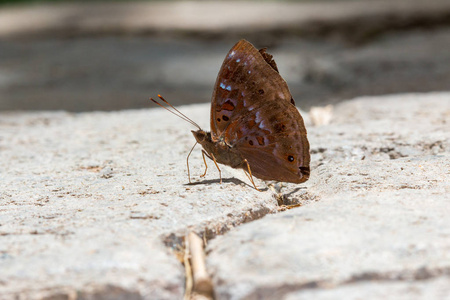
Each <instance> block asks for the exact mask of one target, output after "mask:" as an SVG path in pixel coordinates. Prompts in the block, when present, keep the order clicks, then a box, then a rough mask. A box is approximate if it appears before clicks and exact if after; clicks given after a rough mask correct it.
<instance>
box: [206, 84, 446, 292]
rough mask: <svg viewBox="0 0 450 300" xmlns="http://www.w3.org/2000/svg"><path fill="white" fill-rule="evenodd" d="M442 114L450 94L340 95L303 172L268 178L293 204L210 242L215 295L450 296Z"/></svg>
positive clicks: (313, 135)
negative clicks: (283, 180)
mask: <svg viewBox="0 0 450 300" xmlns="http://www.w3.org/2000/svg"><path fill="white" fill-rule="evenodd" d="M449 120H450V94H448V93H442V94H437V93H436V94H429V95H397V96H387V97H383V98H361V99H356V100H353V101H348V102H345V103H343V104H341V105H338V106H337V107H336V109H335V115H334V118H333V120H332V123H331V124H330V125H327V126H321V127H314V128H309V132H308V134H309V139H310V143H311V145H312V147H311V151H312V153H313V155H312V161H313V164H314V165H313V170H312V173H311V179H310V180H309V181H308V182H307V183H306V184H305V185H303V186H301V187H296V186H292V185H285V186H284V187H278V188H279V189H280V191H281V192H280V196H281V197H284V198H287V200H290V201H294V202H296V201H299V202H300V203H303V206H302V207H299V208H295V209H292V210H290V211H288V212H283V213H280V214H277V215H271V216H267V217H265V218H263V219H261V220H258V221H255V222H252V223H250V224H246V225H243V226H241V227H239V228H236V229H233V230H231V231H230V232H229V233H228V234H226V235H224V236H221V237H218V238H216V239H215V240H213V241H211V243H210V245H209V248H208V251H209V256H208V265H209V271H210V273H211V274H212V276H213V280H214V283H215V291H216V294H217V298H218V299H283V298H285V299H311V298H314V299H316V298H317V299H339V298H345V299H361V298H364V299H365V298H369V299H379V298H387V299H398V297H399V296H400V295H402V296H405V295H407V298H409V299H426V298H427V297H432V298H433V297H434V299H448V297H449V296H450V285H449V284H448V283H449V280H448V276H449V275H450V219H449V218H448V216H449V215H450V205H449V201H450V171H449V170H450V155H449V149H450V148H449V146H450V131H449ZM374 290H377V292H376V293H375V292H374Z"/></svg>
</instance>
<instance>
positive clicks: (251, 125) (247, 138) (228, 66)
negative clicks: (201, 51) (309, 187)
mask: <svg viewBox="0 0 450 300" xmlns="http://www.w3.org/2000/svg"><path fill="white" fill-rule="evenodd" d="M211 133H212V137H213V138H215V139H216V140H219V139H220V140H224V141H225V143H226V144H227V145H229V146H230V147H231V148H232V149H234V150H235V151H236V152H237V153H239V154H241V155H242V158H243V159H246V160H247V161H248V163H249V165H250V168H251V171H252V174H253V175H255V176H256V177H258V178H261V179H265V180H277V181H286V182H296V183H299V182H304V181H306V180H307V179H308V177H309V163H310V156H309V143H308V140H307V137H306V129H305V126H304V123H303V119H302V117H301V115H300V113H299V112H298V110H297V108H296V107H295V105H294V101H293V99H292V96H291V93H290V92H289V89H288V86H287V84H286V82H285V81H284V79H283V78H282V77H281V76H280V74H279V73H278V72H277V67H276V64H275V62H274V61H273V59H272V56H271V55H270V54H268V53H266V52H265V50H260V51H258V50H257V49H256V48H255V47H253V45H251V44H250V43H248V42H247V41H245V40H241V41H239V42H238V43H237V44H236V45H235V46H234V47H233V48H232V49H231V50H230V52H229V53H228V54H227V56H226V58H225V60H224V63H223V65H222V67H221V69H220V72H219V75H218V77H217V81H216V85H215V88H214V93H213V97H212V103H211Z"/></svg>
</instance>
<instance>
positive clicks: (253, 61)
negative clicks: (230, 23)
mask: <svg viewBox="0 0 450 300" xmlns="http://www.w3.org/2000/svg"><path fill="white" fill-rule="evenodd" d="M276 99H288V101H291V99H292V97H291V94H290V92H289V89H288V87H287V84H286V82H285V81H284V80H283V78H282V77H281V76H280V75H279V74H278V69H277V66H276V64H275V61H273V59H272V56H271V55H270V54H268V53H266V52H265V49H261V50H260V51H258V50H257V49H256V48H255V47H253V45H252V44H250V43H249V42H247V41H246V40H240V41H239V42H238V43H237V44H236V45H234V47H233V48H231V50H230V51H229V52H228V54H227V56H226V57H225V60H224V62H223V64H222V67H221V69H220V71H219V74H218V76H217V80H216V84H215V86H214V92H213V95H212V100H211V133H212V135H213V137H215V138H218V137H219V136H221V135H222V134H223V133H224V132H225V130H226V128H227V127H228V126H229V125H230V124H231V123H233V122H236V121H239V119H241V118H242V117H243V116H244V115H246V114H247V113H248V112H249V111H250V110H252V109H253V108H254V107H252V105H254V104H255V103H257V102H261V101H274V100H276ZM292 101H293V100H292Z"/></svg>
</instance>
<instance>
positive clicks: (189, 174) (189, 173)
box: [186, 143, 206, 183]
mask: <svg viewBox="0 0 450 300" xmlns="http://www.w3.org/2000/svg"><path fill="white" fill-rule="evenodd" d="M195 146H197V143H195V145H194V147H192V149H191V151H189V154H188V156H187V157H186V164H187V170H188V178H189V183H191V172H189V156H191V153H192V150H194V148H195ZM205 164H206V163H205Z"/></svg>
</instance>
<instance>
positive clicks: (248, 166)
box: [244, 159, 261, 192]
mask: <svg viewBox="0 0 450 300" xmlns="http://www.w3.org/2000/svg"><path fill="white" fill-rule="evenodd" d="M244 163H245V164H246V165H247V170H248V173H247V171H246V170H245V169H244V173H245V175H247V177H248V179H250V181H251V182H252V184H253V186H254V187H255V189H256V190H257V191H258V192H261V190H260V189H258V188H257V187H256V184H255V182H254V181H253V176H252V170H251V169H250V165H249V164H248V161H247V160H246V159H244Z"/></svg>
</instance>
